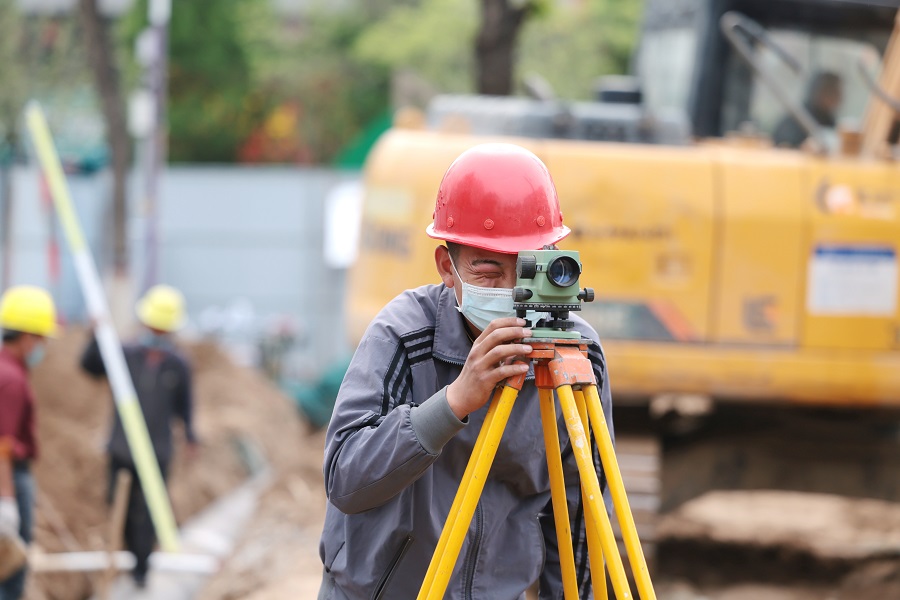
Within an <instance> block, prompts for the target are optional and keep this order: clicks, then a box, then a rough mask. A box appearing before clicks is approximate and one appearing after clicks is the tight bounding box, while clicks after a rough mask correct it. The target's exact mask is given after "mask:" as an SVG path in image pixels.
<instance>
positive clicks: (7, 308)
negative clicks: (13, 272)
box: [0, 285, 56, 337]
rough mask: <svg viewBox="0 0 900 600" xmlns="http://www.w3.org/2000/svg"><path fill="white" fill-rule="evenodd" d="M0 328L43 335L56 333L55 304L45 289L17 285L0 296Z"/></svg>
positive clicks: (49, 335) (51, 335) (48, 335)
mask: <svg viewBox="0 0 900 600" xmlns="http://www.w3.org/2000/svg"><path fill="white" fill-rule="evenodd" d="M0 328H2V329H6V330H8V331H21V332H22V333H32V334H34V335H41V336H45V337H53V336H54V335H56V306H55V305H54V304H53V298H51V297H50V294H49V293H47V291H46V290H43V289H41V288H39V287H34V286H30V285H18V286H15V287H11V288H9V289H8V290H6V293H5V294H3V297H2V298H0Z"/></svg>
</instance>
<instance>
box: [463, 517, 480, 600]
mask: <svg viewBox="0 0 900 600" xmlns="http://www.w3.org/2000/svg"><path fill="white" fill-rule="evenodd" d="M483 534H484V514H483V513H482V511H481V502H479V503H478V504H476V505H475V539H474V540H472V545H471V546H469V551H468V552H467V553H466V570H465V576H464V579H463V581H464V583H465V600H472V588H473V587H474V586H475V565H476V563H477V562H478V552H479V550H481V536H482V535H483Z"/></svg>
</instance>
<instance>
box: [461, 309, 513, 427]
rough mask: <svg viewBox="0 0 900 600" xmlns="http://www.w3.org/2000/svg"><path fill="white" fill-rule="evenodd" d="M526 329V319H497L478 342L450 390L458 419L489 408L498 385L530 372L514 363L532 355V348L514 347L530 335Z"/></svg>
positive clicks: (473, 346)
mask: <svg viewBox="0 0 900 600" xmlns="http://www.w3.org/2000/svg"><path fill="white" fill-rule="evenodd" d="M523 325H525V319H518V318H516V317H507V318H504V319H496V320H494V321H491V324H490V325H488V327H487V329H485V330H484V331H482V332H481V335H479V336H478V339H477V340H475V343H474V344H473V345H472V350H471V351H470V352H469V358H467V359H466V364H465V365H463V370H462V373H460V374H459V377H457V378H456V381H454V382H453V383H451V384H450V385H449V386H447V403H448V404H450V409H451V410H452V411H453V414H455V415H456V416H457V418H459V419H460V420H462V419H464V418H465V417H466V415H468V414H469V413H471V412H475V411H476V410H478V409H479V408H481V407H482V406H484V405H485V404H487V401H488V400H489V399H490V397H491V391H492V390H493V389H494V387H495V386H496V385H497V383H499V382H501V381H503V380H504V379H506V378H508V377H513V376H515V375H521V374H523V373H527V372H528V364H527V363H513V362H512V361H513V359H514V358H515V357H517V356H523V355H526V354H530V353H531V346H528V345H526V344H520V343H511V342H515V341H517V340H522V339H524V338H527V337H528V336H530V335H531V330H530V329H526V328H524V327H523Z"/></svg>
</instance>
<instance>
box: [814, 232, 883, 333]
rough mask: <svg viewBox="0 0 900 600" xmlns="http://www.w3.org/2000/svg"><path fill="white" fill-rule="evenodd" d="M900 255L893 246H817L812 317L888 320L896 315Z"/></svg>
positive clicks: (815, 251)
mask: <svg viewBox="0 0 900 600" xmlns="http://www.w3.org/2000/svg"><path fill="white" fill-rule="evenodd" d="M897 280H898V270H897V253H896V251H895V250H894V248H892V247H890V246H830V245H829V246H824V245H823V246H817V247H816V249H815V250H814V251H813V254H812V257H811V258H810V262H809V272H808V281H807V290H808V291H807V296H806V305H807V309H808V310H809V312H810V313H811V314H817V315H833V316H885V317H892V316H894V315H895V314H896V313H897Z"/></svg>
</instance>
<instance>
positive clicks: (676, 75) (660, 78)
mask: <svg viewBox="0 0 900 600" xmlns="http://www.w3.org/2000/svg"><path fill="white" fill-rule="evenodd" d="M696 54H697V30H696V28H694V27H689V26H686V27H677V28H671V29H663V30H659V31H655V32H653V35H648V36H646V37H645V39H644V40H643V42H642V43H641V48H640V51H639V53H638V60H637V71H638V76H639V78H640V80H641V81H642V82H644V86H643V90H642V91H643V96H644V102H645V104H646V106H647V107H648V108H649V109H650V110H651V111H658V110H660V109H676V110H685V108H686V107H687V104H688V99H689V95H690V93H691V84H692V82H693V77H694V68H695V63H696Z"/></svg>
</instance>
